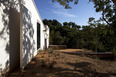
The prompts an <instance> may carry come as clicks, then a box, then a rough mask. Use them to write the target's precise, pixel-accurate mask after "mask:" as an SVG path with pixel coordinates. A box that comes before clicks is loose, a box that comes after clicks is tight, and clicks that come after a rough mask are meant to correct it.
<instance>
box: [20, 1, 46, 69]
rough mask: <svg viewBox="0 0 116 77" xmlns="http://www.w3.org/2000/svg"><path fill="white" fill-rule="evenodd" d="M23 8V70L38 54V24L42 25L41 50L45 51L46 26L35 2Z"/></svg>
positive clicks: (29, 2)
mask: <svg viewBox="0 0 116 77" xmlns="http://www.w3.org/2000/svg"><path fill="white" fill-rule="evenodd" d="M24 3H25V4H23V6H22V22H23V23H22V37H21V38H22V50H21V51H22V54H21V56H22V65H21V66H22V68H24V67H25V66H26V65H27V64H28V63H29V61H30V60H31V59H32V58H33V57H34V56H35V55H36V54H37V22H38V23H39V24H40V30H41V31H40V37H41V38H40V48H41V49H44V33H43V30H44V25H43V22H42V20H41V18H40V16H39V13H38V11H37V9H36V8H35V5H34V3H33V0H24Z"/></svg>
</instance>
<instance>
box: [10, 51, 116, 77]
mask: <svg viewBox="0 0 116 77" xmlns="http://www.w3.org/2000/svg"><path fill="white" fill-rule="evenodd" d="M9 77H116V61H104V60H99V59H92V58H88V57H85V56H83V55H75V54H70V53H62V52H58V51H54V52H53V51H52V50H49V52H48V51H47V52H45V51H42V52H40V53H38V55H37V56H36V57H35V58H34V59H33V60H32V61H31V62H30V63H29V64H28V65H27V67H26V68H25V69H24V70H23V71H21V72H20V71H19V70H18V69H16V70H15V71H14V72H12V73H10V74H9Z"/></svg>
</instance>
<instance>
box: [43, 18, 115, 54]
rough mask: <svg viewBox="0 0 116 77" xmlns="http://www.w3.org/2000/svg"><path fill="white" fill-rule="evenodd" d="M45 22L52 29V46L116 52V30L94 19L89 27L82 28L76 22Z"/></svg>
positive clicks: (89, 22)
mask: <svg viewBox="0 0 116 77" xmlns="http://www.w3.org/2000/svg"><path fill="white" fill-rule="evenodd" d="M54 21H55V22H54ZM43 22H44V24H47V25H48V26H49V27H50V44H53V45H56V44H57V45H67V47H68V48H84V49H89V50H93V51H96V52H105V51H112V52H115V49H116V34H115V30H113V29H111V28H110V27H109V26H107V25H106V24H104V23H100V21H95V19H94V18H89V21H88V25H87V26H83V27H82V28H81V26H79V25H77V24H75V23H74V22H64V23H63V24H61V23H59V22H58V21H57V20H47V19H45V20H43ZM78 26H79V27H78Z"/></svg>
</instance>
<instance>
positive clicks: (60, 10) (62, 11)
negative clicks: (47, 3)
mask: <svg viewBox="0 0 116 77" xmlns="http://www.w3.org/2000/svg"><path fill="white" fill-rule="evenodd" d="M51 4H52V7H53V8H54V9H53V10H51V11H52V13H54V14H57V15H59V16H64V17H77V16H76V15H74V14H71V13H69V11H68V10H67V9H64V7H63V6H61V5H60V4H58V3H51Z"/></svg>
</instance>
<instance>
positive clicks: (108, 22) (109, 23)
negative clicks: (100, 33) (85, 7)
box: [102, 13, 116, 30]
mask: <svg viewBox="0 0 116 77" xmlns="http://www.w3.org/2000/svg"><path fill="white" fill-rule="evenodd" d="M102 18H103V20H104V21H105V22H106V23H107V24H108V25H109V27H110V28H112V29H113V30H116V28H114V27H112V25H111V24H110V23H109V22H108V21H107V20H106V19H105V17H104V13H102Z"/></svg>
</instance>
